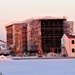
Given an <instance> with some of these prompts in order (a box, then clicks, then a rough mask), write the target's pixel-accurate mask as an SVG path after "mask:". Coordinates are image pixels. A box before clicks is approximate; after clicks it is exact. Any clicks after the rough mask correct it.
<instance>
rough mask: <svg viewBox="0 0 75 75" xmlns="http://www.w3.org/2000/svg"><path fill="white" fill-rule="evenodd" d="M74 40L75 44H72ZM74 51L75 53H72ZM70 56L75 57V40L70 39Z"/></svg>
mask: <svg viewBox="0 0 75 75" xmlns="http://www.w3.org/2000/svg"><path fill="white" fill-rule="evenodd" d="M72 40H74V44H72ZM72 49H74V52H72ZM70 56H71V57H75V38H71V39H70Z"/></svg>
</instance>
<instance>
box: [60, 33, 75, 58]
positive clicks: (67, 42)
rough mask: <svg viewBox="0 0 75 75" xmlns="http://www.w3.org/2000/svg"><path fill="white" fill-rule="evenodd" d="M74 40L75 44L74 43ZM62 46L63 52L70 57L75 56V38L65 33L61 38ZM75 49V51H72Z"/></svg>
mask: <svg viewBox="0 0 75 75" xmlns="http://www.w3.org/2000/svg"><path fill="white" fill-rule="evenodd" d="M72 40H74V44H72ZM61 43H62V44H61V45H62V46H61V47H62V54H65V53H66V55H68V57H75V38H68V37H67V36H66V35H65V34H64V35H63V37H62V39H61ZM72 49H74V52H72Z"/></svg>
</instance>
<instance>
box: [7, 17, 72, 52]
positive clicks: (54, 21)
mask: <svg viewBox="0 0 75 75" xmlns="http://www.w3.org/2000/svg"><path fill="white" fill-rule="evenodd" d="M10 26H13V28H12V27H11V28H12V32H11V34H12V38H11V40H12V39H13V40H12V43H13V44H14V43H15V44H16V45H17V50H20V51H21V52H22V53H23V52H25V51H27V52H30V53H35V52H41V53H42V52H43V53H48V52H55V53H60V52H61V37H62V36H63V34H64V33H68V34H69V33H73V22H70V21H67V19H66V18H64V17H62V18H54V17H51V16H48V17H40V18H31V19H28V20H25V21H23V22H22V23H15V24H14V23H13V24H12V25H8V26H6V30H7V42H9V41H10V39H9V37H8V34H10V33H9V30H8V29H9V27H10ZM66 27H67V28H66Z"/></svg>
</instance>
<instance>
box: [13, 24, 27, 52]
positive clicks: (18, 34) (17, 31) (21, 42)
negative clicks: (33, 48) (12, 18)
mask: <svg viewBox="0 0 75 75" xmlns="http://www.w3.org/2000/svg"><path fill="white" fill-rule="evenodd" d="M26 30H27V24H25V23H18V24H15V25H14V43H15V44H16V45H17V49H16V50H17V51H20V52H21V53H23V52H24V51H26V50H27V31H26Z"/></svg>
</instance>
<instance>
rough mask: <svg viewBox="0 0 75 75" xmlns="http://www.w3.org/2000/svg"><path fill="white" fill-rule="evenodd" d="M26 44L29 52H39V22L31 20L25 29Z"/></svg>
mask: <svg viewBox="0 0 75 75" xmlns="http://www.w3.org/2000/svg"><path fill="white" fill-rule="evenodd" d="M27 42H28V45H27V46H28V51H29V52H38V50H39V49H40V51H41V25H40V21H37V20H32V21H31V22H30V23H29V24H28V27H27Z"/></svg>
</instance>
